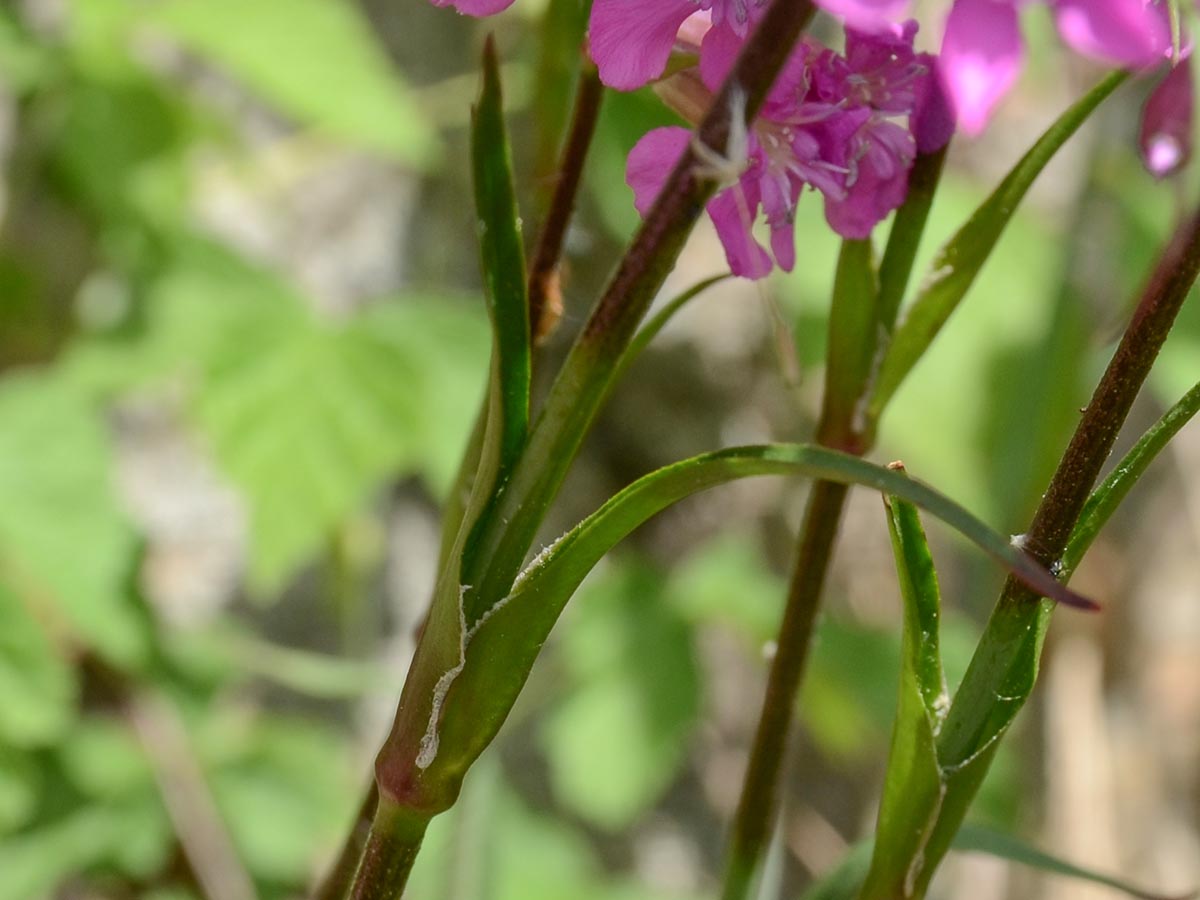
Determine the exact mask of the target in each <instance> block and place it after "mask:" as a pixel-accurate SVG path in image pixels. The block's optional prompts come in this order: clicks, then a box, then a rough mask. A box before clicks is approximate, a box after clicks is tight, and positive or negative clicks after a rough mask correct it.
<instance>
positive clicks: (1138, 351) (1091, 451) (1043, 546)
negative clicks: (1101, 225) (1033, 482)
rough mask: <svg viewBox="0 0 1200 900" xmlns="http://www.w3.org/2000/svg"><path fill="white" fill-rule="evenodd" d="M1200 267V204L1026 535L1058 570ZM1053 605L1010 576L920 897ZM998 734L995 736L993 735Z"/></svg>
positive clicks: (950, 736) (963, 715)
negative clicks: (965, 773) (959, 777)
mask: <svg viewBox="0 0 1200 900" xmlns="http://www.w3.org/2000/svg"><path fill="white" fill-rule="evenodd" d="M1197 274H1200V211H1198V212H1197V213H1195V214H1194V215H1193V217H1192V218H1191V219H1189V220H1188V221H1186V222H1185V223H1184V224H1183V226H1182V227H1181V228H1180V229H1179V230H1178V231H1177V233H1176V235H1175V236H1174V238H1173V239H1172V241H1171V243H1170V245H1169V246H1168V247H1167V249H1166V251H1165V252H1164V253H1163V255H1162V257H1161V258H1160V260H1159V263H1158V265H1157V266H1156V268H1155V271H1154V273H1153V275H1152V276H1151V278H1150V281H1149V283H1148V285H1147V287H1146V289H1145V291H1144V292H1143V294H1142V298H1141V300H1140V302H1139V303H1138V306H1137V308H1136V310H1135V311H1134V314H1133V317H1132V319H1131V321H1130V323H1129V326H1128V327H1127V328H1126V330H1125V333H1124V335H1123V336H1122V338H1121V342H1120V344H1119V345H1118V346H1117V350H1116V352H1115V353H1114V354H1113V357H1112V359H1111V361H1110V362H1109V364H1108V367H1107V368H1106V369H1105V371H1104V375H1103V376H1102V377H1101V379H1100V382H1099V384H1098V385H1097V387H1096V389H1095V391H1094V392H1093V394H1092V398H1091V400H1090V402H1089V403H1088V405H1087V406H1086V407H1084V409H1083V413H1082V415H1081V418H1080V421H1079V425H1078V426H1077V428H1076V430H1075V433H1074V435H1073V437H1072V438H1071V441H1070V443H1069V444H1068V446H1067V449H1066V451H1065V452H1064V454H1063V456H1062V460H1061V462H1060V463H1059V466H1058V469H1057V471H1056V472H1055V474H1054V477H1053V478H1052V479H1051V482H1050V486H1049V488H1048V489H1047V491H1046V493H1045V495H1044V496H1043V498H1042V502H1041V504H1040V505H1039V506H1038V509H1037V512H1036V513H1035V514H1034V517H1033V522H1032V524H1031V525H1030V528H1029V531H1028V532H1027V533H1026V534H1025V535H1023V536H1022V538H1021V540H1022V544H1023V545H1024V547H1025V548H1026V549H1027V550H1028V552H1029V553H1030V554H1032V555H1033V556H1034V558H1035V559H1037V560H1038V561H1039V562H1041V563H1042V564H1044V565H1046V566H1048V567H1049V568H1050V569H1051V571H1058V570H1059V568H1060V560H1061V558H1062V556H1063V553H1064V551H1065V550H1066V547H1067V543H1068V540H1069V539H1070V536H1071V532H1072V530H1073V529H1074V527H1075V525H1076V523H1077V521H1078V520H1079V517H1080V514H1081V513H1082V511H1083V509H1084V505H1085V504H1086V502H1087V499H1088V496H1089V494H1090V492H1091V490H1092V488H1093V487H1094V486H1095V484H1096V482H1097V480H1098V479H1099V476H1100V472H1101V470H1102V469H1103V467H1104V463H1105V462H1106V460H1107V459H1108V457H1109V455H1110V454H1111V452H1112V449H1113V445H1114V443H1115V442H1116V439H1117V434H1118V433H1119V432H1120V430H1121V427H1122V426H1123V425H1124V423H1125V419H1126V417H1127V416H1128V414H1129V410H1130V409H1131V408H1132V406H1133V402H1134V400H1135V399H1136V397H1137V395H1138V393H1139V392H1140V390H1141V387H1142V385H1143V384H1144V383H1145V381H1146V378H1147V376H1148V375H1149V374H1150V369H1151V366H1152V365H1153V363H1154V360H1155V359H1156V358H1157V357H1158V353H1159V351H1160V350H1161V349H1162V346H1163V343H1164V342H1165V341H1166V339H1167V336H1168V335H1169V334H1170V331H1171V328H1172V326H1173V325H1174V322H1175V319H1176V316H1177V315H1178V313H1179V310H1180V309H1181V308H1182V306H1183V303H1184V301H1185V300H1186V299H1187V296H1188V293H1189V291H1190V290H1191V288H1192V285H1193V284H1194V283H1195V281H1196V277H1197ZM1052 609H1053V607H1052V605H1051V604H1050V603H1048V602H1047V601H1044V600H1041V599H1040V598H1039V597H1038V595H1037V594H1036V593H1035V592H1034V591H1031V590H1029V589H1028V588H1026V587H1025V586H1023V585H1021V584H1019V583H1017V582H1015V581H1014V580H1013V579H1011V578H1010V579H1008V580H1007V581H1006V582H1005V584H1004V588H1003V590H1002V591H1001V594H1000V598H999V600H998V601H997V603H996V607H995V609H994V610H993V612H992V615H991V618H990V619H989V620H988V624H987V627H986V628H985V630H984V633H983V637H982V638H981V640H980V642H979V645H978V647H977V648H976V651H975V654H974V656H973V657H972V659H971V663H970V665H969V667H968V668H967V672H966V674H965V675H964V676H963V681H962V684H961V686H960V687H959V689H958V691H957V693H956V694H955V696H954V701H953V703H952V704H951V706H950V711H949V713H948V714H947V717H946V721H945V723H944V724H943V726H942V729H941V731H940V733H939V735H938V744H937V753H938V760H939V763H940V764H941V766H942V767H943V769H945V770H948V771H954V770H955V769H956V768H958V769H961V768H962V767H964V766H965V765H966V764H967V763H968V762H971V761H975V760H981V761H982V764H981V765H975V766H972V767H971V769H972V770H973V771H972V773H971V774H970V775H969V779H968V780H967V781H966V782H965V783H962V784H960V785H958V786H956V789H955V790H954V791H952V792H951V793H950V794H948V795H947V802H946V803H945V804H944V805H943V809H942V811H941V813H940V815H939V817H938V821H937V825H936V828H935V829H934V832H933V834H932V835H931V837H930V840H929V843H928V845H927V847H926V850H925V863H924V865H923V867H922V871H921V874H920V877H919V879H918V880H917V891H916V893H915V894H914V896H915V897H921V896H923V895H924V892H925V889H926V888H927V887H928V883H929V879H930V878H932V876H933V872H934V870H935V869H936V866H937V863H938V862H939V861H940V860H941V858H942V857H943V856H944V855H945V853H946V851H947V850H948V849H949V845H950V842H951V840H952V839H953V838H954V835H955V834H956V833H957V831H958V828H959V826H960V825H961V824H962V821H963V818H964V816H965V815H966V812H967V808H968V806H969V804H970V802H971V800H972V799H974V796H975V792H976V791H977V790H978V788H979V784H980V783H981V782H982V780H983V776H984V775H985V774H986V772H987V768H988V766H987V762H988V761H989V760H990V757H991V755H992V753H994V751H995V747H996V745H997V742H998V737H999V735H1001V734H1003V731H1004V729H1005V728H1007V724H1006V723H1007V721H1011V719H1012V717H1013V716H1014V715H1015V713H1016V710H1015V709H1005V710H999V711H998V710H997V708H996V705H995V704H994V703H993V702H992V699H993V698H994V697H996V696H1017V697H1018V698H1019V700H1018V703H1019V702H1021V701H1023V695H1024V692H1020V691H1018V692H1015V693H1014V692H1013V691H1012V690H1011V688H1010V687H1009V682H1010V680H1011V679H1013V678H1015V677H1021V676H1020V675H1019V670H1020V668H1021V667H1022V665H1023V660H1024V659H1026V658H1027V657H1028V655H1030V654H1032V655H1033V657H1034V659H1035V660H1036V657H1037V655H1038V654H1039V653H1040V650H1041V643H1042V639H1043V637H1044V635H1045V629H1046V626H1047V625H1048V623H1049V618H1050V613H1051V612H1052ZM1001 714H1003V716H1004V718H1005V722H1003V723H1000V724H999V727H998V723H997V721H996V716H997V715H1001ZM993 731H996V732H997V739H992V740H990V741H988V740H986V739H985V738H986V735H988V734H990V733H992V732H993ZM981 744H982V748H981Z"/></svg>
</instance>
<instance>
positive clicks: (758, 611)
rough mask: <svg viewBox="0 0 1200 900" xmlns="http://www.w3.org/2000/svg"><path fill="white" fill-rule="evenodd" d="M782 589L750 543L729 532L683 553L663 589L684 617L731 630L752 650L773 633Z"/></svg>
mask: <svg viewBox="0 0 1200 900" xmlns="http://www.w3.org/2000/svg"><path fill="white" fill-rule="evenodd" d="M785 587H786V585H785V584H784V581H783V579H782V578H780V577H779V576H778V575H776V574H775V573H774V572H772V571H771V569H770V568H769V567H768V566H767V565H766V563H765V562H764V560H763V555H762V550H761V548H760V547H758V546H757V544H756V543H755V542H754V541H752V540H750V539H749V538H748V537H747V536H745V535H743V534H739V533H729V534H723V535H721V536H719V537H717V538H715V539H713V540H712V541H710V542H709V543H707V544H704V545H702V546H700V547H697V548H696V549H695V550H693V551H692V552H691V553H690V554H688V557H687V559H685V560H684V562H683V563H682V564H681V565H678V566H676V567H675V568H674V569H673V570H672V572H671V574H670V581H669V582H668V584H667V589H666V590H667V601H668V602H669V603H670V604H671V606H672V607H674V608H675V609H676V610H678V611H679V612H680V614H682V615H683V616H684V617H685V618H687V619H689V620H690V621H694V622H712V623H717V624H720V625H723V626H727V627H732V628H733V629H735V630H736V631H738V632H739V633H740V634H741V635H742V636H744V637H745V638H746V640H747V641H748V643H749V644H750V645H751V647H753V648H754V649H756V650H757V649H758V648H759V647H761V646H762V645H763V643H764V642H766V641H769V640H771V638H772V637H774V635H775V634H776V632H777V631H778V630H779V617H780V616H781V615H782V614H783V597H784V590H785Z"/></svg>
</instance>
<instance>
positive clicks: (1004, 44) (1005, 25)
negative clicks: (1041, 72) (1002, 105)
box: [939, 0, 1140, 135]
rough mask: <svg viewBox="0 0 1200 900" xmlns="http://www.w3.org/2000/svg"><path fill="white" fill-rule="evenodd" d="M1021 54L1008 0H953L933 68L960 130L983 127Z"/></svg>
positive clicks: (1016, 72)
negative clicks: (938, 57)
mask: <svg viewBox="0 0 1200 900" xmlns="http://www.w3.org/2000/svg"><path fill="white" fill-rule="evenodd" d="M1139 2H1140V0H1139ZM1023 56H1024V49H1023V46H1022V44H1021V28H1020V24H1019V22H1018V21H1017V8H1016V6H1015V5H1014V4H1013V2H1012V0H955V3H954V7H953V8H952V9H951V10H950V15H949V16H948V17H947V19H946V33H945V35H944V37H943V38H942V52H941V57H940V59H941V63H940V66H939V68H940V72H941V77H942V85H943V87H944V88H945V90H946V96H947V97H948V98H949V100H950V104H951V107H952V108H953V110H954V112H955V115H956V117H957V118H958V124H959V125H960V127H961V128H962V130H963V131H964V132H966V133H967V134H970V135H976V134H979V133H980V132H981V131H983V129H984V127H985V126H986V125H987V122H988V119H989V118H991V115H992V110H993V109H994V108H995V107H996V104H997V103H999V102H1000V100H1001V99H1002V98H1003V97H1004V95H1005V94H1007V93H1008V91H1009V90H1010V89H1011V88H1012V86H1013V84H1014V83H1015V82H1016V80H1017V76H1018V75H1019V74H1020V71H1021V63H1022V58H1023Z"/></svg>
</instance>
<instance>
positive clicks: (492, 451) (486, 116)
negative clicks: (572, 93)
mask: <svg viewBox="0 0 1200 900" xmlns="http://www.w3.org/2000/svg"><path fill="white" fill-rule="evenodd" d="M471 160H472V165H473V170H474V176H475V212H476V215H477V216H478V228H479V251H480V260H481V263H482V266H483V281H484V285H485V288H486V294H487V303H488V315H489V317H490V319H491V323H492V367H491V378H490V380H489V384H488V394H487V413H486V415H487V418H486V424H485V426H484V429H483V443H482V444H481V445H480V448H479V465H478V468H477V469H476V471H475V475H474V478H473V479H472V480H473V484H472V488H471V497H470V500H469V501H468V503H467V508H466V511H465V513H464V514H463V519H462V523H461V525H460V529H459V530H460V532H461V544H460V545H459V547H458V549H457V551H455V550H453V549H452V550H451V553H450V564H451V565H453V566H455V568H456V570H458V571H459V572H460V575H459V577H458V578H457V579H455V583H456V585H457V584H463V585H468V586H469V585H475V584H477V583H478V578H477V575H478V572H477V571H476V568H475V563H476V560H475V552H474V549H475V548H474V539H475V536H476V535H477V534H478V533H479V531H480V529H481V528H484V527H486V525H487V521H488V518H489V513H488V510H489V509H490V508H491V506H492V504H493V503H494V502H495V500H496V497H497V495H498V491H499V489H500V488H501V487H502V486H503V485H504V484H505V483H506V482H507V481H508V477H509V473H510V472H511V471H512V467H513V466H514V465H515V464H516V462H517V460H518V458H519V457H520V455H521V451H522V450H523V449H524V447H525V440H526V437H527V436H528V433H529V382H530V377H531V372H532V357H531V352H532V351H531V349H530V348H531V336H530V331H529V295H528V293H527V285H526V280H525V249H524V244H523V243H522V240H521V224H520V215H519V210H518V208H517V197H516V189H515V188H514V186H513V174H512V154H511V152H510V150H509V144H508V132H507V130H506V128H505V125H504V102H503V96H502V94H501V90H500V64H499V61H498V59H497V57H496V48H495V44H494V43H493V42H492V40H491V39H490V38H489V39H488V41H487V43H486V44H485V46H484V51H483V88H482V91H481V92H480V97H479V103H478V104H477V105H476V107H475V109H474V110H473V112H472V116H471ZM460 563H461V564H460ZM455 590H456V591H457V587H456V588H455ZM486 602H487V601H485V600H483V599H480V594H479V592H478V591H476V590H474V588H472V587H468V588H466V593H465V594H464V595H463V598H462V600H461V603H462V606H463V609H464V612H465V614H466V617H467V621H468V622H473V621H475V619H476V618H478V617H479V615H481V614H482V612H483V609H482V607H483V606H484V605H485V604H486Z"/></svg>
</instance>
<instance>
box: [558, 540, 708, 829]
mask: <svg viewBox="0 0 1200 900" xmlns="http://www.w3.org/2000/svg"><path fill="white" fill-rule="evenodd" d="M582 593H583V596H581V597H580V598H579V602H578V605H577V615H576V616H574V617H572V619H571V620H570V622H569V625H568V627H567V628H566V630H565V632H564V634H563V639H562V645H561V651H560V652H561V657H562V661H563V665H564V666H565V667H566V668H567V670H568V671H569V672H570V673H571V675H572V676H573V677H572V679H571V686H570V687H568V688H567V694H566V696H565V697H564V698H563V700H562V701H561V702H560V703H559V705H558V706H557V708H556V709H555V710H554V711H553V712H552V713H551V715H550V718H549V719H548V720H547V722H546V725H545V728H544V730H543V738H544V742H545V745H546V750H547V756H548V759H549V762H550V774H551V781H552V784H553V785H554V789H555V793H556V795H557V796H558V798H559V799H560V800H562V802H563V803H565V804H566V805H567V806H568V807H569V808H570V809H572V810H573V811H574V812H576V813H578V814H579V815H581V816H583V817H584V818H585V819H587V820H588V821H589V822H592V823H593V824H596V825H599V826H600V827H602V828H606V829H609V830H618V829H621V828H624V827H627V826H629V825H630V824H632V823H633V822H634V821H635V820H636V819H637V818H638V817H639V816H640V815H641V814H642V813H644V812H646V811H647V810H648V809H649V808H650V807H651V806H653V804H654V803H655V802H656V801H657V800H658V799H659V797H660V795H661V794H662V792H663V791H664V790H665V789H666V788H667V787H668V786H669V785H670V784H671V782H672V781H673V780H674V779H675V777H676V775H677V772H678V770H679V766H680V764H681V763H682V761H683V760H684V758H685V756H686V752H687V739H688V737H689V735H690V733H691V729H692V726H693V724H694V722H695V719H696V716H697V714H698V712H699V691H700V683H699V672H698V670H697V665H696V660H695V658H694V656H693V653H692V648H691V632H690V630H689V629H688V628H687V626H686V625H685V624H684V623H683V621H682V620H680V619H679V618H678V617H677V616H676V615H675V614H674V613H673V611H672V610H671V608H670V607H669V606H668V605H667V604H665V603H664V602H663V583H662V579H661V577H660V576H658V575H657V574H656V573H655V572H654V571H653V570H652V569H650V568H649V567H648V566H646V565H644V564H636V563H635V564H628V565H623V566H621V567H620V569H619V570H618V571H617V572H616V573H614V574H612V575H609V576H608V577H605V578H602V579H600V580H598V581H597V582H595V583H593V584H590V585H588V586H587V587H586V588H585V589H584V590H583V592H582Z"/></svg>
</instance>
